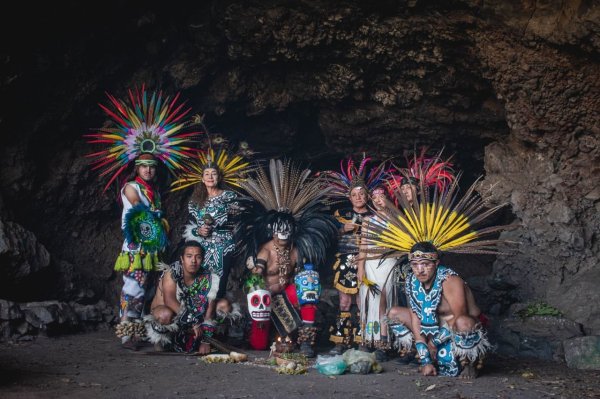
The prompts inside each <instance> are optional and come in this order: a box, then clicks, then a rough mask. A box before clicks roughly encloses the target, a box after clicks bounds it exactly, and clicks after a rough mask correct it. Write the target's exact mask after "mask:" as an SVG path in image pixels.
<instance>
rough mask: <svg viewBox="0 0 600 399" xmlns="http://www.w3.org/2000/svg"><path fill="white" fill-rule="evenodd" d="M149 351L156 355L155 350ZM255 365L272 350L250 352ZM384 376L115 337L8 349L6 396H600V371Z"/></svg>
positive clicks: (390, 368)
mask: <svg viewBox="0 0 600 399" xmlns="http://www.w3.org/2000/svg"><path fill="white" fill-rule="evenodd" d="M147 350H150V349H149V348H148V349H147ZM249 353H250V355H251V359H252V358H255V357H266V356H267V355H268V353H267V352H249ZM383 367H384V372H383V373H381V374H368V375H355V374H344V375H341V376H336V377H328V376H324V375H322V374H319V373H318V372H317V370H316V369H314V368H313V369H309V371H308V373H307V374H304V375H281V374H278V373H276V372H275V370H274V369H272V368H269V367H267V366H263V365H255V364H252V363H245V364H206V363H204V362H202V361H201V360H200V359H199V358H198V357H196V356H187V355H155V354H147V353H140V352H137V353H136V352H130V351H126V350H124V349H122V348H121V347H120V345H119V343H118V341H117V339H116V338H115V336H114V335H113V333H112V332H109V331H103V332H93V333H86V334H78V335H66V336H61V337H58V338H45V337H40V338H38V339H36V340H35V341H32V342H25V343H18V344H10V343H4V344H1V345H0V397H1V398H4V399H9V398H11V399H12V398H128V399H133V398H188V397H189V398H192V397H193V398H209V397H210V398H261V399H262V398H286V399H291V398H299V397H303V398H304V397H308V398H313V397H323V398H325V397H326V398H330V397H344V398H359V397H362V398H389V397H394V398H396V397H402V398H455V399H467V398H469V399H470V398H473V399H474V398H477V399H480V398H569V399H571V398H600V372H598V371H577V370H571V369H568V368H567V367H566V366H565V365H562V364H558V363H553V362H541V361H536V360H530V359H518V360H514V359H507V358H501V357H498V356H492V357H490V358H489V360H488V361H487V365H486V369H485V370H484V373H483V374H482V375H481V376H480V377H479V378H477V379H476V380H472V381H465V380H460V379H456V378H448V377H422V376H420V375H419V374H418V373H417V367H416V366H414V365H397V364H395V363H394V362H392V361H389V362H385V363H383Z"/></svg>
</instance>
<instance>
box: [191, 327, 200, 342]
mask: <svg viewBox="0 0 600 399" xmlns="http://www.w3.org/2000/svg"><path fill="white" fill-rule="evenodd" d="M192 330H194V339H198V338H200V337H201V336H202V330H201V329H200V326H193V327H192Z"/></svg>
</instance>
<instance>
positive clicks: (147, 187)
mask: <svg viewBox="0 0 600 399" xmlns="http://www.w3.org/2000/svg"><path fill="white" fill-rule="evenodd" d="M135 181H136V182H137V183H138V184H139V185H140V186H142V191H143V193H144V195H145V196H146V197H148V200H149V201H150V204H151V205H152V207H156V204H155V203H154V198H155V195H154V192H155V191H154V187H152V185H151V184H150V183H148V182H147V181H145V180H144V179H142V178H141V177H139V176H137V177H136V178H135Z"/></svg>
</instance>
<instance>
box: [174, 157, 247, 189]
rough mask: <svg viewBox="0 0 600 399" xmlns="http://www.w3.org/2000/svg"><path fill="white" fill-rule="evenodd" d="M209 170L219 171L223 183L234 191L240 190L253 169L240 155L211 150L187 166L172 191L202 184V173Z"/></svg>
mask: <svg viewBox="0 0 600 399" xmlns="http://www.w3.org/2000/svg"><path fill="white" fill-rule="evenodd" d="M207 168H214V169H217V170H218V171H219V174H220V176H221V179H222V181H223V182H224V183H225V184H227V185H228V186H229V187H231V188H233V189H236V188H240V187H241V186H240V183H241V182H242V181H243V180H244V179H245V177H246V175H247V174H248V172H250V171H251V170H252V169H253V168H252V167H251V165H250V162H249V161H247V160H245V159H244V157H243V156H242V155H240V154H239V153H230V152H228V151H227V149H226V148H221V149H219V150H217V151H215V150H214V149H212V148H209V149H208V150H207V151H200V152H198V156H197V157H196V158H195V159H194V160H193V161H191V162H189V163H187V164H186V166H185V169H184V170H183V172H181V173H179V176H178V179H177V180H175V181H174V182H173V183H172V184H171V191H177V190H181V189H184V188H186V187H189V186H193V185H195V184H197V183H200V182H201V181H202V173H203V172H204V169H207Z"/></svg>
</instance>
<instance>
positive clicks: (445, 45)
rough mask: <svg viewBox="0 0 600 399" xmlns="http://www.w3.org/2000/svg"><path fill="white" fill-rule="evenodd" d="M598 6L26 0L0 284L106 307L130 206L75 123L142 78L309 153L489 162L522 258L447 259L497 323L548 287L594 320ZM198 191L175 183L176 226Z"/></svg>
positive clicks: (298, 153) (329, 162) (8, 151)
mask: <svg viewBox="0 0 600 399" xmlns="http://www.w3.org/2000/svg"><path fill="white" fill-rule="evenodd" d="M66 11H69V12H70V13H72V14H74V15H75V16H76V17H75V18H71V17H70V16H68V14H67V12H66ZM599 13H600V7H599V6H598V5H597V4H595V3H594V2H592V1H574V2H559V1H544V2H540V1H525V2H522V1H516V0H514V1H485V2H481V1H418V0H412V1H400V2H397V1H382V2H376V3H373V2H363V1H358V0H355V1H352V0H348V1H341V2H329V1H324V0H323V1H315V2H300V1H285V2H284V1H261V2H239V1H235V0H230V1H219V2H216V1H215V2H201V3H199V4H196V5H194V6H193V7H188V8H185V9H180V8H176V7H173V6H172V5H170V4H165V3H164V2H158V1H147V2H143V3H142V2H140V3H139V4H138V3H137V2H132V3H129V2H128V3H121V2H114V4H111V3H110V2H109V3H107V4H106V3H103V4H102V5H89V4H87V5H85V6H84V5H75V4H72V5H59V6H57V5H55V4H52V5H40V6H39V7H37V8H35V9H33V10H31V9H27V10H22V12H21V13H20V14H18V15H15V18H14V19H12V21H11V23H9V24H7V25H4V26H3V27H2V29H4V30H5V31H4V32H3V34H4V36H5V37H13V36H14V35H21V36H22V37H23V40H24V44H17V42H16V41H15V42H10V43H9V44H8V46H7V50H6V53H4V54H2V60H3V68H2V70H1V74H2V80H1V82H0V92H1V93H2V95H3V97H5V98H9V99H11V101H10V106H9V107H5V108H3V109H2V110H0V127H1V128H2V131H3V136H4V137H3V139H4V142H3V145H2V146H1V147H0V181H1V182H2V184H1V189H0V220H1V223H2V225H1V228H0V232H1V233H0V261H1V262H2V263H1V264H0V270H1V273H2V279H0V281H2V283H0V284H1V288H2V294H0V297H2V298H5V299H8V300H13V301H18V302H27V301H43V300H58V301H63V302H65V303H71V302H73V303H79V304H81V305H90V304H95V303H98V301H100V300H105V301H107V302H108V303H109V304H111V305H114V304H115V302H116V298H117V292H118V288H119V283H120V281H119V279H118V277H117V276H116V275H115V274H114V273H113V272H112V263H113V261H114V257H115V254H116V251H118V248H119V246H120V241H121V236H120V232H119V225H118V220H119V215H120V209H119V205H118V203H117V202H116V201H115V196H116V193H115V192H114V190H109V191H108V192H106V193H103V192H102V189H101V184H99V183H98V181H97V177H96V175H95V174H94V173H93V172H91V171H90V170H89V167H88V165H87V164H86V161H85V159H84V158H83V157H82V155H83V154H85V153H87V152H89V151H90V150H91V149H90V148H89V146H88V145H86V143H85V141H84V139H83V138H82V135H83V134H84V133H86V132H88V131H89V129H90V128H93V127H98V126H101V125H102V124H103V123H104V122H105V118H104V116H103V115H102V113H101V110H100V109H99V107H98V106H97V103H98V102H105V97H104V95H103V92H104V91H105V90H106V91H109V92H111V93H114V94H116V95H119V96H120V95H123V94H124V92H125V88H128V87H131V86H133V85H135V84H141V83H143V82H146V83H147V84H148V85H149V86H150V88H162V89H163V90H165V91H167V92H175V91H181V92H182V95H183V97H184V98H187V99H188V101H189V102H188V103H189V105H190V106H192V108H193V109H194V112H199V113H203V114H205V115H206V121H207V123H208V125H209V128H210V129H211V130H212V131H213V132H222V133H224V134H226V135H227V136H229V137H230V138H231V139H233V140H235V139H240V138H244V139H246V140H248V141H249V142H250V143H251V144H252V145H253V147H254V148H255V149H256V150H257V151H259V153H260V154H261V155H262V156H264V157H268V156H271V155H279V154H286V155H289V156H293V157H296V158H299V159H302V160H305V161H308V162H310V164H311V165H312V166H313V167H314V168H315V169H319V168H329V167H336V166H337V160H338V159H339V158H340V157H342V156H344V155H347V154H350V153H357V152H361V151H368V152H369V153H370V154H373V155H374V156H375V158H379V159H384V158H387V157H390V156H399V160H398V162H399V163H402V154H403V153H404V152H405V151H406V150H410V149H412V148H413V147H414V146H415V144H417V143H418V144H428V145H431V146H432V147H434V148H440V147H441V146H445V148H446V152H447V153H455V162H456V167H457V168H459V169H463V170H464V172H465V183H470V182H471V181H473V180H474V178H475V177H476V176H478V175H480V174H483V173H484V174H485V180H484V181H483V182H482V183H481V184H482V188H487V187H490V186H492V187H493V190H492V194H493V197H492V198H491V199H492V201H494V202H496V203H500V202H506V203H508V204H509V207H507V208H506V209H507V210H506V212H505V213H504V214H501V215H499V216H498V218H499V219H498V220H499V221H512V220H514V221H515V222H516V223H519V224H520V228H519V229H517V230H516V231H514V232H511V233H510V234H508V235H507V237H510V238H514V239H515V240H518V241H521V242H522V245H521V247H520V252H519V254H518V255H516V256H511V257H502V258H499V259H497V260H494V259H493V258H478V259H468V258H467V257H462V258H458V259H454V258H453V259H452V261H453V263H454V264H456V265H457V267H458V268H460V269H461V271H463V272H465V273H466V276H467V277H468V278H469V281H470V283H471V284H472V286H473V287H474V290H475V292H476V294H477V296H478V299H479V300H480V302H481V303H483V304H484V306H483V307H484V308H485V309H486V310H487V311H488V312H490V313H491V314H492V316H494V317H495V318H497V320H498V321H500V320H502V318H504V317H507V316H508V317H510V315H511V311H510V309H511V308H512V307H511V306H512V305H513V304H514V303H515V302H522V303H526V302H528V301H532V300H544V301H546V302H548V303H549V304H551V305H553V306H555V307H557V308H558V309H559V310H560V311H561V312H563V314H564V315H565V317H566V318H567V319H569V320H570V322H574V323H579V324H580V325H582V328H583V331H584V332H585V333H586V334H600V324H599V322H598V317H597V316H598V312H599V311H598V307H597V306H590V304H593V303H597V302H598V300H599V299H600V298H598V295H599V294H597V291H598V290H597V289H595V287H596V285H598V284H599V283H600V275H599V272H598V265H597V264H598V257H599V253H600V248H599V240H598V235H599V231H598V229H599V226H600V223H599V220H598V211H599V210H600V202H599V201H600V191H599V188H598V187H600V184H599V183H600V180H599V179H598V177H597V176H598V169H599V165H600V160H599V151H600V149H599V144H598V140H599V136H600V134H599V133H600V132H599V129H598V120H599V118H598V116H599V115H598V112H599V109H600V107H599V101H600V91H599V84H600V83H599V81H598V76H600V74H599V72H600V71H599V66H598V51H599V47H600V36H599V32H600V24H599V22H598V21H599V18H598V16H599ZM20 17H21V18H20ZM26 32H27V33H29V34H32V33H33V35H25V34H24V33H26ZM187 195H189V194H187V193H179V194H171V195H167V196H166V198H165V203H166V204H168V208H167V216H168V218H169V219H170V220H171V221H172V223H171V224H172V225H173V226H174V230H173V237H172V238H173V239H174V240H176V239H177V232H178V231H180V228H181V226H182V223H183V220H184V219H185V201H186V196H187ZM10 237H17V238H14V239H11V238H10ZM509 324H510V323H509ZM507 325H508V324H507ZM511 328H512V327H511ZM536 331H537V330H536ZM561 337H562V336H561ZM561 339H562V338H561Z"/></svg>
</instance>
